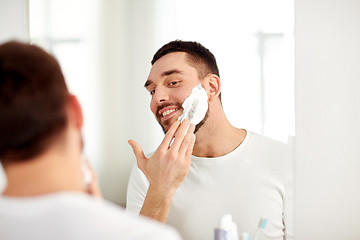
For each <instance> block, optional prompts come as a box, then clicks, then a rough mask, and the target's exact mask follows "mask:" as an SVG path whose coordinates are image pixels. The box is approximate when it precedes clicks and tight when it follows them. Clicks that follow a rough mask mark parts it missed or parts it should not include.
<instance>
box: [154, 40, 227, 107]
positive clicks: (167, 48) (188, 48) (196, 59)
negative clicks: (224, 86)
mask: <svg viewBox="0 0 360 240" xmlns="http://www.w3.org/2000/svg"><path fill="white" fill-rule="evenodd" d="M173 52H185V53H187V60H188V62H189V64H190V65H191V66H192V67H194V68H195V69H196V70H197V72H198V76H199V78H200V79H203V78H205V77H206V76H207V75H208V74H209V73H213V74H215V75H217V76H218V77H220V72H219V69H218V66H217V63H216V58H215V56H214V54H212V53H211V52H210V50H209V49H207V48H206V47H204V46H203V45H201V44H200V43H198V42H192V41H182V40H175V41H171V42H169V43H167V44H165V45H164V46H162V47H161V48H160V49H159V50H158V51H157V52H156V53H155V55H154V57H153V59H152V60H151V64H154V63H155V62H156V61H157V60H159V59H160V58H161V57H163V56H165V55H166V54H169V53H173ZM219 99H220V102H221V93H220V94H219Z"/></svg>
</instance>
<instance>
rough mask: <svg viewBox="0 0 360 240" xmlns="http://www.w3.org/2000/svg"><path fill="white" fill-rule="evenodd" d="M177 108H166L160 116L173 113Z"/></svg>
mask: <svg viewBox="0 0 360 240" xmlns="http://www.w3.org/2000/svg"><path fill="white" fill-rule="evenodd" d="M177 110H179V109H178V108H175V109H169V110H166V111H165V112H163V113H162V114H161V116H162V117H166V116H167V115H169V114H171V113H173V112H176V111H177Z"/></svg>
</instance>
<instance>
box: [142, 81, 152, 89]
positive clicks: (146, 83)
mask: <svg viewBox="0 0 360 240" xmlns="http://www.w3.org/2000/svg"><path fill="white" fill-rule="evenodd" d="M150 84H152V81H151V80H147V81H146V82H145V84H144V87H145V88H147V87H148V86H149V85H150Z"/></svg>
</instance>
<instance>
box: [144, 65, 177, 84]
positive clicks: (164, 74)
mask: <svg viewBox="0 0 360 240" xmlns="http://www.w3.org/2000/svg"><path fill="white" fill-rule="evenodd" d="M182 73H183V72H182V71H180V70H178V69H171V70H169V71H165V72H163V73H162V74H161V77H165V76H169V75H172V74H182ZM152 83H153V81H151V80H147V81H146V82H145V84H144V87H145V88H147V87H148V86H149V85H151V84H152Z"/></svg>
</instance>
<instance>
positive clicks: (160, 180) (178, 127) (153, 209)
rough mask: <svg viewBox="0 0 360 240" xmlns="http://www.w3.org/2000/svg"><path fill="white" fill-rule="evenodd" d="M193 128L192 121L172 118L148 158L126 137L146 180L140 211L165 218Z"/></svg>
mask: <svg viewBox="0 0 360 240" xmlns="http://www.w3.org/2000/svg"><path fill="white" fill-rule="evenodd" d="M187 129H188V131H187ZM194 130H195V125H193V124H190V126H189V121H188V120H187V119H185V120H184V121H183V122H182V123H181V124H180V122H179V121H176V122H175V123H174V124H173V125H172V126H171V128H170V129H169V130H168V132H167V133H166V135H165V137H164V139H163V141H162V143H161V144H160V146H159V147H158V149H157V150H156V151H155V153H154V154H153V155H152V156H151V157H150V158H146V157H145V155H144V152H143V151H142V149H141V147H140V145H139V144H138V143H136V142H134V141H131V140H130V141H129V144H130V145H131V147H132V148H133V151H134V154H135V156H136V159H137V164H138V167H139V169H140V170H141V171H142V172H143V173H144V174H145V176H146V177H147V179H148V181H149V189H148V191H147V194H146V197H145V200H144V204H143V207H142V209H141V212H140V214H142V215H144V216H147V217H150V218H153V219H155V220H158V221H160V222H163V223H165V222H166V219H167V217H168V214H169V210H170V206H171V203H172V198H173V196H174V194H175V192H176V190H177V189H178V187H179V186H180V185H181V184H182V182H183V181H184V179H185V177H186V175H187V173H188V172H189V169H190V164H191V154H192V150H193V147H194V142H195V136H194V134H193V132H194ZM186 131H187V132H186ZM173 138H175V139H174V140H173Z"/></svg>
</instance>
